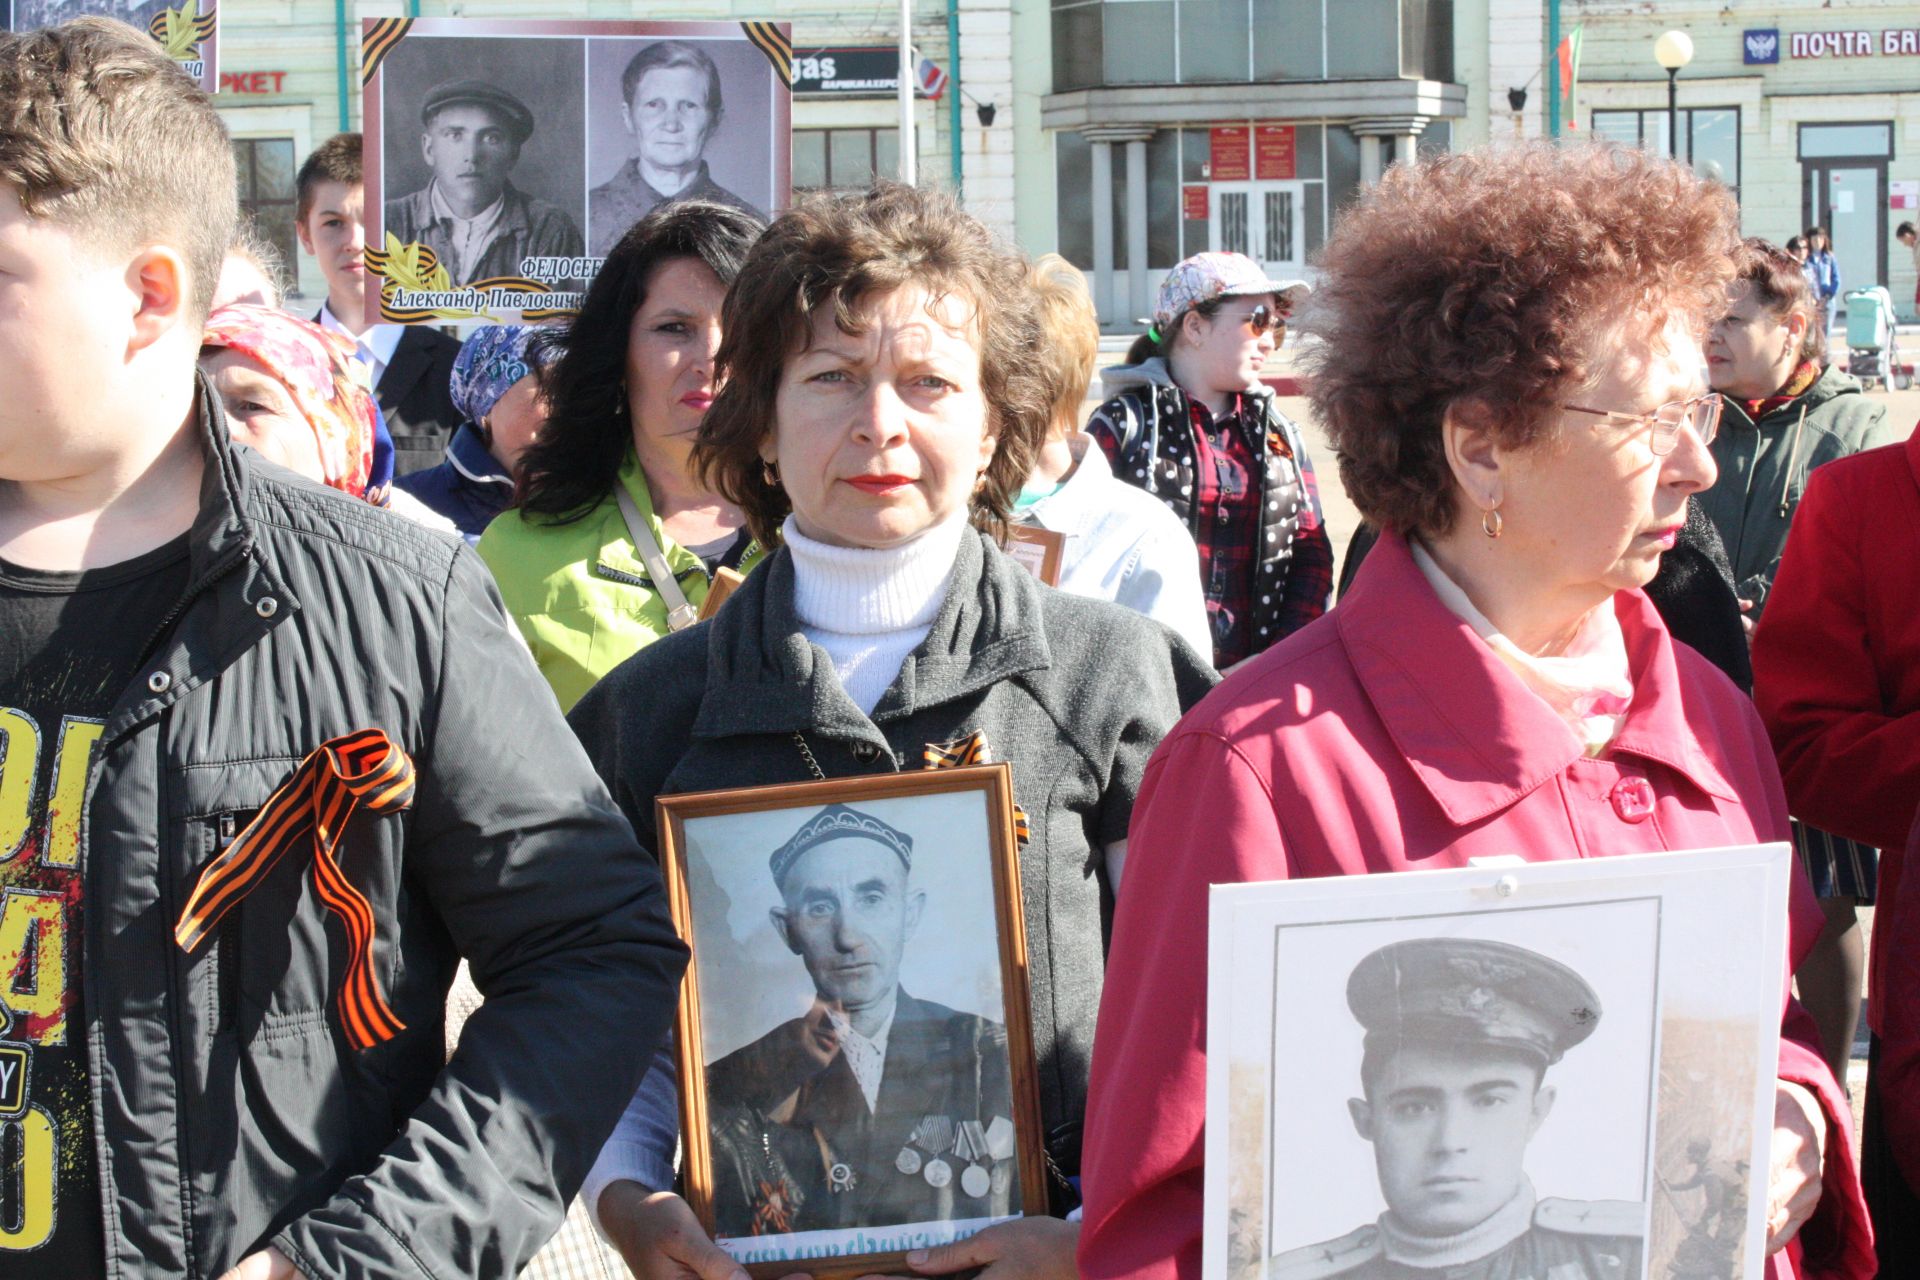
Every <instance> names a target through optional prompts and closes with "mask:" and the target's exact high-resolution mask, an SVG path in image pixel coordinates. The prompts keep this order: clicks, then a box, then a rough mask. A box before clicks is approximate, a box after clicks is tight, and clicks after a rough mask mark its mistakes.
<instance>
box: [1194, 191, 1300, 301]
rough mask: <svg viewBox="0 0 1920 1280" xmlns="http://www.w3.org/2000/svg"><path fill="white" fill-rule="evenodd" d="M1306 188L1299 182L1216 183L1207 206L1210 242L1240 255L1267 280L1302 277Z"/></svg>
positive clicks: (1221, 250)
mask: <svg viewBox="0 0 1920 1280" xmlns="http://www.w3.org/2000/svg"><path fill="white" fill-rule="evenodd" d="M1305 200H1306V186H1305V184H1304V183H1300V182H1216V183H1214V184H1213V199H1212V200H1211V201H1210V202H1209V205H1208V219H1207V221H1208V230H1209V242H1210V243H1211V244H1212V246H1213V247H1214V248H1215V249H1216V250H1218V251H1220V252H1222V253H1244V254H1246V255H1247V256H1248V257H1249V258H1252V259H1253V260H1254V261H1255V262H1258V263H1259V264H1260V265H1261V267H1262V268H1263V269H1264V270H1265V271H1266V273H1267V274H1268V275H1269V276H1273V277H1276V278H1280V277H1289V278H1290V277H1297V276H1300V275H1303V274H1304V273H1305V267H1306V236H1305V229H1304V225H1303V219H1304V216H1305Z"/></svg>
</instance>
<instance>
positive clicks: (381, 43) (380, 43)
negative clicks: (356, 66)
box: [360, 18, 413, 88]
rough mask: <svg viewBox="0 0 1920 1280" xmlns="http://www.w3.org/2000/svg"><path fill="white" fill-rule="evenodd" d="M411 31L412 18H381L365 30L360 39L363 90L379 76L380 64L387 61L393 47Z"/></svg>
mask: <svg viewBox="0 0 1920 1280" xmlns="http://www.w3.org/2000/svg"><path fill="white" fill-rule="evenodd" d="M412 29H413V19H412V18H382V19H380V20H379V21H378V22H376V23H374V24H373V25H372V26H370V27H368V28H366V30H365V34H364V35H362V36H361V38H360V84H361V87H362V88H364V87H366V86H367V85H370V84H372V83H373V78H374V77H375V76H377V75H379V74H380V64H381V63H383V62H385V61H386V60H387V55H388V54H390V53H392V52H393V47H394V46H395V45H397V44H399V43H400V42H401V41H402V40H404V39H406V38H407V32H408V31H410V30H412Z"/></svg>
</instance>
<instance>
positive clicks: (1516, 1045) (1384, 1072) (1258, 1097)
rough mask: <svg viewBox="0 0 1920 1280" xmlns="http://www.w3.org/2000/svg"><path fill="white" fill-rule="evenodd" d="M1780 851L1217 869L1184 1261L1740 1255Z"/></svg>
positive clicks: (1387, 1279) (1651, 1271)
mask: <svg viewBox="0 0 1920 1280" xmlns="http://www.w3.org/2000/svg"><path fill="white" fill-rule="evenodd" d="M1782 850H1783V847H1781V846H1756V847H1755V848H1753V849H1748V850H1737V851H1734V850H1729V851H1713V852H1712V853H1711V854H1707V853H1702V854H1695V855H1679V854H1665V855H1651V856H1647V857H1643V858H1637V859H1601V860H1595V861H1591V862H1587V861H1568V862H1542V863H1535V864H1528V863H1518V862H1516V863H1515V864H1514V866H1513V868H1512V869H1511V870H1498V871H1496V870H1492V869H1487V870H1480V869H1465V870H1453V871H1442V872H1414V873H1403V874H1400V875H1375V876H1365V877H1352V878H1346V879H1336V880H1316V881H1298V882H1288V883H1283V884H1270V885H1247V886H1233V887H1231V888H1220V889H1216V890H1215V898H1214V905H1213V915H1212V933H1211V937H1210V940H1209V969H1210V973H1211V974H1212V975H1214V976H1213V980H1212V983H1211V985H1210V988H1209V1014H1208V1018H1209V1025H1210V1026H1212V1027H1214V1028H1215V1029H1216V1031H1215V1034H1214V1035H1212V1036H1211V1037H1210V1038H1209V1045H1208V1049H1209V1053H1208V1111H1207V1116H1208V1128H1207V1144H1208V1181H1207V1206H1206V1232H1207V1234H1206V1240H1205V1250H1204V1260H1205V1261H1204V1272H1205V1274H1206V1276H1207V1277H1208V1280H1307V1278H1308V1277H1312V1278H1313V1280H1441V1277H1446V1278H1447V1280H1496V1278H1500V1277H1507V1278H1517V1277H1540V1278H1542V1280H1546V1278H1548V1277H1551V1280H1650V1278H1651V1277H1656V1276H1657V1277H1662V1278H1665V1277H1669V1276H1681V1275H1688V1276H1691V1275H1696V1274H1697V1275H1702V1276H1706V1275H1712V1276H1725V1277H1728V1278H1729V1280H1756V1277H1757V1276H1758V1274H1759V1272H1758V1271H1757V1270H1756V1269H1755V1268H1756V1267H1758V1266H1759V1265H1760V1263H1761V1261H1762V1253H1763V1251H1762V1250H1759V1249H1756V1248H1754V1247H1752V1246H1753V1245H1754V1244H1755V1243H1757V1242H1758V1241H1760V1240H1761V1239H1763V1238H1764V1221H1763V1219H1762V1218H1761V1216H1760V1215H1759V1214H1757V1213H1755V1212H1752V1210H1753V1209H1754V1208H1755V1207H1756V1206H1755V1205H1754V1202H1753V1187H1752V1179H1751V1175H1752V1171H1753V1166H1754V1160H1755V1157H1756V1153H1758V1154H1759V1156H1760V1157H1761V1158H1760V1163H1762V1164H1764V1163H1765V1160H1764V1153H1765V1152H1766V1151H1767V1150H1768V1146H1767V1144H1768V1142H1769V1140H1770V1137H1771V1114H1772V1097H1771V1093H1772V1090H1771V1079H1770V1076H1766V1075H1762V1074H1761V1073H1759V1072H1758V1070H1757V1064H1760V1063H1770V1062H1771V1061H1772V1060H1773V1058H1774V1056H1775V1054H1776V1053H1777V1043H1778V1031H1779V1028H1778V1018H1779V1004H1778V1001H1779V985H1778V984H1779V973H1778V957H1777V953H1773V952H1768V951H1767V950H1766V949H1765V948H1766V945H1767V944H1768V943H1769V942H1772V943H1775V944H1778V942H1779V940H1780V938H1781V932H1780V928H1783V925H1782V926H1779V927H1775V926H1774V925H1768V926H1766V927H1756V926H1755V924H1754V922H1756V921H1769V920H1771V919H1772V917H1771V916H1770V915H1769V906H1770V904H1771V905H1775V906H1776V907H1777V913H1778V915H1779V918H1780V920H1782V921H1783V920H1784V908H1785V894H1786V882H1787V870H1788V866H1789V864H1788V862H1787V860H1786V857H1785V855H1784V853H1783V852H1782ZM1687 857H1691V858H1693V859H1694V860H1695V863H1694V865H1692V866H1690V865H1689V864H1688V863H1687V862H1686V861H1684V860H1683V859H1684V858H1687ZM1608 864H1612V865H1608ZM1756 935H1760V936H1756ZM1770 957H1771V958H1770ZM1222 975H1230V976H1228V977H1225V978H1224V979H1223V976H1222ZM1730 1171H1731V1172H1730ZM1762 1186H1764V1184H1762ZM1764 1200H1765V1196H1764V1194H1762V1195H1761V1196H1760V1201H1761V1202H1762V1203H1764ZM1683 1262H1684V1263H1685V1265H1684V1266H1683V1265H1682V1264H1683ZM1698 1268H1704V1269H1698Z"/></svg>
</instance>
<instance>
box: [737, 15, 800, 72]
mask: <svg viewBox="0 0 1920 1280" xmlns="http://www.w3.org/2000/svg"><path fill="white" fill-rule="evenodd" d="M740 29H741V30H742V31H745V32H746V33H747V39H749V40H751V41H752V42H753V47H754V48H756V49H758V50H759V51H760V52H761V53H764V54H766V55H767V61H768V62H770V63H772V64H773V71H774V74H775V75H777V76H779V77H780V83H781V84H787V85H790V84H792V83H793V39H792V37H791V36H789V35H788V34H787V33H786V31H783V30H782V29H781V25H780V24H779V23H775V22H743V23H741V24H740Z"/></svg>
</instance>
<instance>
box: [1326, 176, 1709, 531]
mask: <svg viewBox="0 0 1920 1280" xmlns="http://www.w3.org/2000/svg"><path fill="white" fill-rule="evenodd" d="M1737 226H1738V211H1737V209H1736V207H1735V205H1734V201H1733V198H1732V196H1731V195H1729V194H1728V193H1727V190H1726V188H1725V187H1723V186H1721V185H1719V184H1718V183H1713V182H1707V181H1704V180H1702V179H1700V178H1698V177H1696V176H1694V175H1693V174H1692V173H1691V172H1689V171H1688V170H1687V169H1686V168H1685V167H1683V166H1681V165H1678V164H1675V163H1673V162H1672V161H1669V160H1664V159H1660V158H1658V157H1656V156H1653V155H1651V154H1648V153H1646V152H1643V151H1640V150H1638V149H1632V148H1623V147H1614V146H1566V147H1563V146H1554V145H1552V144H1550V143H1536V144H1529V145H1525V146H1520V147H1513V148H1510V149H1507V150H1502V151H1492V150H1479V151H1469V152H1462V153H1458V154H1453V155H1445V156H1439V157H1436V158H1434V159H1431V160H1424V161H1421V162H1420V163H1417V164H1411V165H1396V166H1394V167H1393V168H1392V169H1390V170H1389V171H1388V172H1387V174H1386V176H1385V177H1383V178H1382V179H1381V180H1380V182H1379V184H1378V185H1377V186H1375V187H1374V188H1373V189H1372V190H1371V191H1369V192H1368V193H1367V194H1366V195H1365V196H1364V197H1363V198H1362V199H1361V200H1360V202H1359V203H1358V204H1357V205H1355V206H1354V207H1353V208H1352V209H1350V210H1348V211H1347V213H1346V214H1345V216H1344V217H1342V218H1341V220H1340V222H1339V224H1338V225H1337V227H1336V228H1335V230H1334V233H1333V236H1332V237H1331V238H1330V239H1329V240H1328V241H1327V244H1326V246H1325V248H1324V249H1323V250H1322V252H1321V255H1320V261H1319V266H1320V269H1321V283H1320V285H1319V288H1318V289H1317V291H1316V292H1315V294H1314V299H1313V303H1312V307H1311V310H1312V319H1311V321H1310V328H1311V329H1312V331H1313V332H1315V333H1316V334H1317V335H1318V336H1319V337H1320V338H1321V340H1322V341H1321V342H1320V343H1319V344H1317V345H1316V346H1314V347H1312V348H1310V349H1309V350H1308V351H1307V352H1305V353H1304V356H1303V363H1304V365H1305V369H1306V373H1307V378H1308V395H1309V396H1310V398H1311V399H1312V402H1313V407H1314V410H1315V411H1316V412H1317V413H1318V414H1319V416H1320V420H1321V422H1322V423H1323V424H1325V426H1326V429H1327V433H1328V435H1329V437H1330V438H1331V440H1332V443H1333V448H1334V452H1335V454H1336V455H1337V456H1338V458H1339V462H1340V478H1341V481H1342V482H1343V483H1344V484H1345V486H1346V489H1347V492H1348V494H1349V495H1350V496H1351V497H1352V499H1353V501H1354V504H1355V505H1356V506H1357V507H1359V508H1360V511H1361V513H1362V514H1363V515H1365V516H1366V517H1367V519H1368V520H1370V521H1372V522H1373V523H1375V524H1377V525H1380V526H1382V527H1384V528H1388V529H1393V530H1397V531H1399V532H1403V533H1405V532H1423V533H1428V534H1441V533H1445V532H1446V531H1447V530H1448V529H1449V528H1451V527H1452V525H1453V521H1454V517H1455V513H1456V496H1455V488H1456V486H1455V483H1454V478H1453V473H1452V471H1451V469H1450V468H1449V467H1448V465H1447V460H1446V456H1445V453H1444V451H1443V447H1442V443H1441V424H1442V423H1443V421H1444V420H1445V418H1446V414H1447V411H1448V410H1449V409H1450V408H1452V407H1454V406H1455V405H1461V406H1462V407H1472V408H1473V409H1476V410H1477V411H1478V413H1479V415H1480V416H1482V417H1484V418H1485V419H1486V420H1487V422H1488V424H1489V427H1490V429H1491V430H1492V431H1493V432H1494V433H1495V434H1496V436H1497V438H1498V439H1500V441H1501V442H1502V443H1504V444H1506V445H1509V446H1511V447H1527V446H1531V445H1535V444H1539V443H1542V442H1545V441H1546V440H1548V439H1549V438H1550V437H1551V436H1552V435H1553V434H1554V433H1555V430H1556V424H1557V423H1558V422H1559V421H1560V415H1559V412H1558V410H1557V409H1556V408H1555V407H1554V406H1555V405H1557V404H1558V403H1560V402H1561V401H1563V400H1565V399H1567V398H1568V396H1569V395H1570V394H1571V393H1572V392H1573V391H1574V390H1575V389H1576V388H1578V387H1580V386H1582V385H1583V384H1585V383H1587V382H1589V381H1590V380H1592V379H1593V378H1595V377H1596V376H1597V375H1598V374H1599V373H1600V372H1601V366H1602V365H1603V362H1604V360H1605V359H1606V356H1607V350H1608V349H1610V346H1611V344H1610V342H1606V341H1603V338H1605V337H1611V336H1612V335H1614V334H1615V333H1619V334H1622V335H1623V336H1628V337H1635V336H1641V335H1652V334H1655V333H1658V332H1659V330H1660V329H1662V328H1663V327H1664V326H1665V324H1666V323H1667V320H1668V318H1669V317H1671V316H1674V315H1680V316H1684V317H1686V318H1687V319H1688V320H1689V321H1690V322H1692V323H1694V324H1695V325H1697V326H1698V327H1699V328H1700V329H1701V331H1702V332H1704V330H1705V328H1706V326H1707V325H1708V324H1709V323H1710V322H1711V321H1712V320H1713V319H1715V318H1717V317H1718V316H1719V315H1720V314H1721V313H1722V312H1724V310H1725V308H1726V288H1727V285H1728V283H1729V282H1730V281H1731V279H1732V277H1733V257H1732V254H1733V251H1734V249H1735V248H1736V246H1737V244H1738V234H1739V233H1738V231H1737V229H1736V228H1737ZM1626 324H1631V325H1632V326H1633V331H1632V332H1629V331H1626V330H1623V329H1622V326H1623V325H1626Z"/></svg>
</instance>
